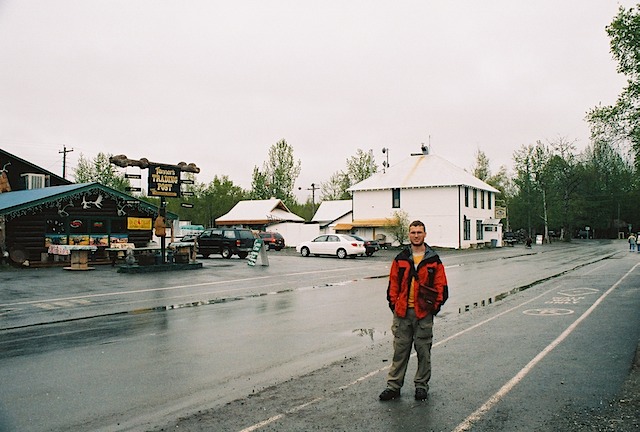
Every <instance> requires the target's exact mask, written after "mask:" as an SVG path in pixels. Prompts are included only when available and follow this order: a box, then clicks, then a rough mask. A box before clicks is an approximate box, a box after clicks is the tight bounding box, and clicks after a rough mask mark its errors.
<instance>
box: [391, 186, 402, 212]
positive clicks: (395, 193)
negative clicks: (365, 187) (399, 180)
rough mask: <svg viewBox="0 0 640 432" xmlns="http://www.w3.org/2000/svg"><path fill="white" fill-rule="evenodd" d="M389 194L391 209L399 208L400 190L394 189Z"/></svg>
mask: <svg viewBox="0 0 640 432" xmlns="http://www.w3.org/2000/svg"><path fill="white" fill-rule="evenodd" d="M391 194H392V200H393V201H392V203H391V206H392V207H393V208H400V189H399V188H395V189H392V190H391Z"/></svg>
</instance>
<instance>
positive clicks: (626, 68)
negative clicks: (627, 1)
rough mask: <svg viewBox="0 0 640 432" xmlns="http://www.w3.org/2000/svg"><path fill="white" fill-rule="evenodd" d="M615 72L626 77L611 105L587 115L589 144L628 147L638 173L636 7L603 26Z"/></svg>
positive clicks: (639, 37)
mask: <svg viewBox="0 0 640 432" xmlns="http://www.w3.org/2000/svg"><path fill="white" fill-rule="evenodd" d="M606 30H607V34H608V35H609V38H610V47H611V54H612V55H613V58H614V60H616V61H617V62H618V66H617V71H618V72H619V73H621V74H623V75H625V76H626V77H627V85H626V87H625V88H624V89H623V90H622V92H621V94H620V95H619V96H618V100H617V101H616V103H615V105H612V106H599V107H596V108H593V109H592V110H591V111H589V112H588V113H587V121H588V122H589V123H590V126H591V133H592V140H593V141H600V142H602V141H606V142H608V143H610V144H611V145H617V146H623V147H624V146H626V145H630V146H631V149H632V151H633V153H634V156H635V158H634V159H635V162H634V164H635V168H636V171H639V170H640V121H639V120H640V49H638V47H640V12H639V9H638V6H636V7H631V8H629V9H625V8H624V7H623V6H620V8H619V10H618V14H617V15H616V16H615V17H614V19H613V21H612V22H611V24H610V25H608V26H607V27H606Z"/></svg>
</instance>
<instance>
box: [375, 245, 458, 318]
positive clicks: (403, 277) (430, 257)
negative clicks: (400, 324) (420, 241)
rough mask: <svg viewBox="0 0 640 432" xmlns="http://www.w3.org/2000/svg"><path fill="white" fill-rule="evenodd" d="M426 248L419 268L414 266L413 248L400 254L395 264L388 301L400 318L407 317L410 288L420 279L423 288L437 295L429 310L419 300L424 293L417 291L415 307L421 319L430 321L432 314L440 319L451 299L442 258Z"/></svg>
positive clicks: (391, 273) (392, 270)
mask: <svg viewBox="0 0 640 432" xmlns="http://www.w3.org/2000/svg"><path fill="white" fill-rule="evenodd" d="M425 246H426V247H427V250H426V251H425V254H424V257H423V258H422V261H420V263H419V264H418V267H417V268H415V267H414V265H413V257H412V255H411V249H410V248H407V249H404V250H403V251H402V252H400V253H399V254H398V255H397V256H396V257H395V259H394V260H393V263H392V264H391V271H390V273H389V287H388V288H387V300H388V301H389V307H390V308H391V310H392V311H393V312H395V313H396V314H397V315H398V316H400V317H405V316H407V307H408V303H409V287H410V286H411V283H412V282H413V279H414V277H416V276H417V278H418V281H419V283H420V284H421V285H423V286H426V287H431V288H432V290H433V292H434V294H433V295H434V298H433V301H432V304H427V305H426V306H425V302H424V301H419V299H418V297H419V292H420V291H422V289H420V290H418V289H416V290H415V291H414V299H413V304H414V310H415V312H416V317H417V318H418V319H422V318H424V317H426V316H427V315H428V314H429V313H431V314H432V315H436V314H437V313H438V312H440V308H441V307H442V305H443V304H444V303H445V302H446V301H447V299H448V298H449V287H448V286H447V275H446V273H445V271H444V265H443V264H442V261H440V257H439V256H438V254H437V253H436V252H435V251H434V250H433V249H431V248H430V247H429V246H427V245H426V244H425Z"/></svg>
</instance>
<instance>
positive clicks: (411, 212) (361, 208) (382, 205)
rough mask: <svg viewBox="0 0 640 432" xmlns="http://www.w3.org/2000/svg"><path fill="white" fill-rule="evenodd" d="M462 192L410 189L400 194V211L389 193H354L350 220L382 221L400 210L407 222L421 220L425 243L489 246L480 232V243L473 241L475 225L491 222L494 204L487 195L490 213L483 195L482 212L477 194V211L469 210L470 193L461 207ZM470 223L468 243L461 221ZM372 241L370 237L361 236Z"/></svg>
mask: <svg viewBox="0 0 640 432" xmlns="http://www.w3.org/2000/svg"><path fill="white" fill-rule="evenodd" d="M464 193H465V188H464V187H463V186H460V187H458V186H451V187H433V188H414V189H401V190H400V208H393V207H392V191H391V190H390V189H388V190H375V191H354V194H353V219H354V220H356V221H358V220H367V219H385V218H391V217H392V216H393V213H394V212H396V211H398V210H401V211H404V212H406V213H407V214H408V216H409V220H410V221H413V220H416V219H417V220H421V221H422V222H424V224H425V226H426V228H427V243H429V244H430V245H432V246H438V247H446V248H456V249H457V248H459V247H461V248H463V249H465V248H469V247H471V246H473V245H477V244H484V243H490V242H491V239H492V237H493V236H492V235H489V233H486V232H484V231H483V232H482V234H483V237H484V238H483V239H482V240H478V239H477V231H476V221H478V220H479V221H483V220H485V219H490V218H493V216H494V208H495V203H494V202H493V200H494V194H491V195H492V196H491V200H492V203H491V209H489V206H488V195H487V193H486V191H485V208H484V209H482V208H481V200H480V191H478V201H477V202H478V207H477V208H474V207H473V189H472V188H469V207H465V200H464ZM465 216H466V217H467V218H468V219H470V221H471V232H470V234H471V235H470V239H469V240H464V224H463V220H464V217H465ZM370 231H371V230H370V229H366V230H365V229H363V228H358V230H357V233H358V234H360V233H363V234H368V233H369V232H370ZM375 233H376V234H386V235H387V241H388V242H390V241H392V237H391V236H390V235H389V233H388V232H385V230H384V229H383V228H376V230H375ZM364 236H366V237H372V235H364Z"/></svg>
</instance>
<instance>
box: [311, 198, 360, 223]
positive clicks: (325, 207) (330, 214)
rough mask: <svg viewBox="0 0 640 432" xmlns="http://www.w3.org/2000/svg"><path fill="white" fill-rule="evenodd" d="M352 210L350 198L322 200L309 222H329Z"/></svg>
mask: <svg viewBox="0 0 640 432" xmlns="http://www.w3.org/2000/svg"><path fill="white" fill-rule="evenodd" d="M352 211H353V204H352V202H351V200H336V201H322V203H321V204H320V207H318V210H317V211H316V214H314V215H313V219H311V222H319V223H331V222H333V221H335V220H337V219H340V218H341V217H343V216H345V215H347V214H349V213H351V212H352Z"/></svg>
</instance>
